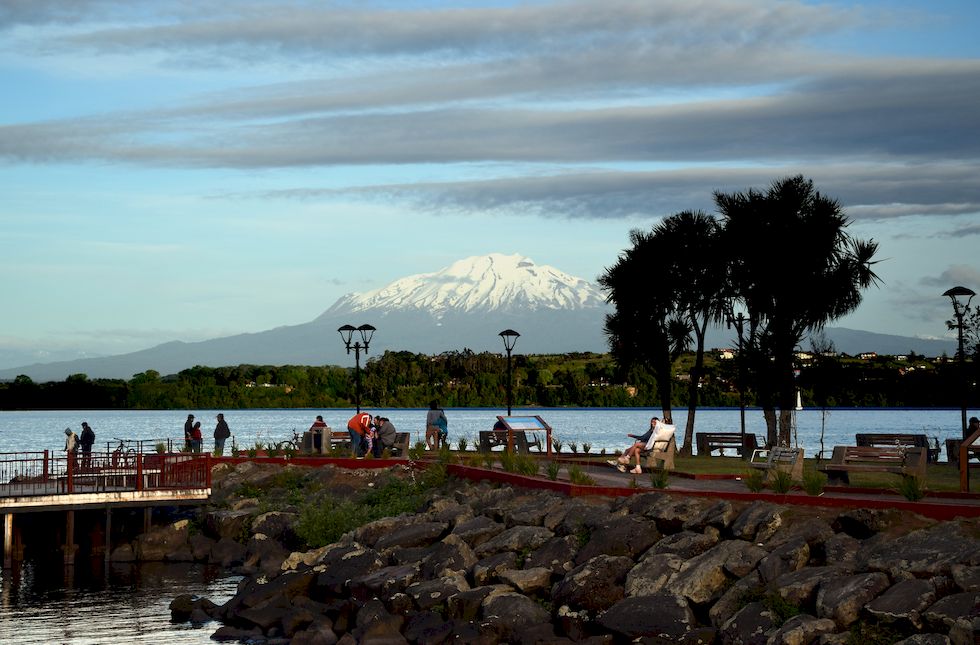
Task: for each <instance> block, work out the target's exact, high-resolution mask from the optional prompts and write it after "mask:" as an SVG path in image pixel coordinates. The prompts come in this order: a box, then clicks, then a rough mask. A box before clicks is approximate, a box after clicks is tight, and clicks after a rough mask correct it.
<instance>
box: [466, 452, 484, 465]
mask: <svg viewBox="0 0 980 645" xmlns="http://www.w3.org/2000/svg"><path fill="white" fill-rule="evenodd" d="M466 465H467V466H469V467H471V468H479V467H480V466H482V465H483V455H481V454H480V453H478V452H473V453H470V454H468V455H466Z"/></svg>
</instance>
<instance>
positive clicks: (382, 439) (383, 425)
mask: <svg viewBox="0 0 980 645" xmlns="http://www.w3.org/2000/svg"><path fill="white" fill-rule="evenodd" d="M396 432H397V431H396V430H395V426H394V424H393V423H392V422H391V419H389V418H388V417H374V436H375V440H374V443H373V445H372V446H371V451H372V452H373V453H374V456H375V457H380V456H381V453H382V452H384V451H385V450H388V451H389V453H390V452H391V450H392V449H393V448H394V446H395V433H396Z"/></svg>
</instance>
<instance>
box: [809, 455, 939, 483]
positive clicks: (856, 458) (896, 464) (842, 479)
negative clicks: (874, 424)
mask: <svg viewBox="0 0 980 645" xmlns="http://www.w3.org/2000/svg"><path fill="white" fill-rule="evenodd" d="M818 470H820V471H822V472H825V473H827V477H828V483H830V484H849V483H850V477H848V473H852V472H867V473H894V474H896V475H902V476H903V477H918V478H920V479H925V476H926V448H920V447H914V448H902V447H891V448H874V447H868V446H834V454H833V456H832V457H831V458H830V462H829V463H827V464H825V465H823V466H820V467H819V468H818Z"/></svg>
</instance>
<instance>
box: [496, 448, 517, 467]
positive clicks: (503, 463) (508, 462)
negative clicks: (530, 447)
mask: <svg viewBox="0 0 980 645" xmlns="http://www.w3.org/2000/svg"><path fill="white" fill-rule="evenodd" d="M500 467H501V468H503V469H504V472H508V473H512V472H515V471H516V470H517V464H516V463H515V459H514V454H513V453H510V452H507V451H506V450H505V451H503V452H502V453H500Z"/></svg>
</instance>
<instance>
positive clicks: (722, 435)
mask: <svg viewBox="0 0 980 645" xmlns="http://www.w3.org/2000/svg"><path fill="white" fill-rule="evenodd" d="M694 441H695V445H696V446H697V449H698V454H699V455H708V456H710V455H711V453H712V452H714V451H715V450H717V451H718V452H719V454H721V455H724V454H725V449H726V448H730V449H732V450H734V451H735V452H736V453H737V454H738V456H739V457H744V456H745V455H751V454H752V453H753V452H754V451H755V450H757V449H758V448H759V442H758V440H757V439H756V436H755V435H754V434H748V433H746V435H745V445H744V446H743V445H742V433H740V432H696V433H694ZM743 451H744V452H743Z"/></svg>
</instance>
